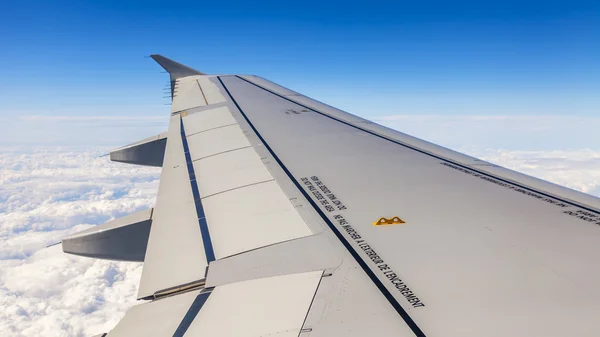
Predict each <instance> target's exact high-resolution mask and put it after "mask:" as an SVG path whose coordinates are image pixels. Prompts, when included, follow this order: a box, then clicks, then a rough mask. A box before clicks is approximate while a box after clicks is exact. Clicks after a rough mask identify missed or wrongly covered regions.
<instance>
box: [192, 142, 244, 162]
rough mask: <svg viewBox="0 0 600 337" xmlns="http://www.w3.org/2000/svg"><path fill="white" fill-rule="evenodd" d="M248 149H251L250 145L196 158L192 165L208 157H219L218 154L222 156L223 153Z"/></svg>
mask: <svg viewBox="0 0 600 337" xmlns="http://www.w3.org/2000/svg"><path fill="white" fill-rule="evenodd" d="M249 147H252V145H248V146H244V147H238V148H236V149H231V150H226V151H223V152H219V153H213V154H209V155H208V156H204V157H200V158H198V159H194V160H192V163H194V162H197V161H198V160H202V159H206V158H210V157H214V156H218V155H220V154H223V153H227V152H233V151H237V150H243V149H247V148H249Z"/></svg>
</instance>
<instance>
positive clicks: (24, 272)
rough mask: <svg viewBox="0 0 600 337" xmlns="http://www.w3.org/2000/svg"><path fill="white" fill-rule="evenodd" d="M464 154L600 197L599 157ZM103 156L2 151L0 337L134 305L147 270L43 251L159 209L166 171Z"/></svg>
mask: <svg viewBox="0 0 600 337" xmlns="http://www.w3.org/2000/svg"><path fill="white" fill-rule="evenodd" d="M462 150H463V152H466V153H468V154H470V155H474V156H477V157H479V158H482V159H484V160H488V161H491V162H494V163H497V164H500V165H503V166H506V167H508V168H511V169H515V170H518V171H521V172H524V173H527V174H530V175H534V176H537V177H540V178H542V179H547V180H550V181H553V182H556V183H559V184H562V185H566V186H568V187H571V188H575V189H578V190H582V191H584V192H587V193H591V194H595V195H597V196H600V151H594V150H560V151H559V150H552V151H523V150H518V151H517V150H489V149H482V148H476V147H464V148H463V149H462ZM106 151H107V149H105V148H86V147H62V148H59V147H52V148H51V147H37V148H34V149H32V148H15V147H12V148H6V147H5V148H0V153H1V154H0V308H2V310H0V336H8V337H10V336H61V337H62V336H65V337H66V336H93V335H95V334H98V333H101V332H107V331H109V330H110V329H112V328H113V327H114V326H115V324H116V323H117V322H118V321H119V320H120V319H121V317H122V316H123V315H124V314H125V312H126V311H127V309H128V308H129V307H130V306H131V305H133V304H135V297H136V292H137V286H138V283H139V279H140V276H141V267H142V266H141V264H140V263H124V262H111V261H102V260H94V259H88V258H81V257H76V256H70V255H66V254H63V253H62V251H61V249H60V246H53V247H50V248H45V246H46V245H48V244H52V243H55V242H58V241H60V239H61V238H62V237H64V236H66V235H68V234H70V233H73V232H77V231H80V230H83V229H85V228H88V227H90V226H92V225H95V224H100V223H103V222H105V221H108V220H111V219H113V218H117V217H121V216H124V215H126V214H129V213H132V212H136V211H139V210H142V209H146V208H149V207H152V206H153V205H154V201H155V196H156V190H157V188H158V179H159V174H160V169H156V168H143V167H137V166H130V165H125V164H118V163H111V162H109V161H108V158H106V157H99V155H101V154H103V153H105V152H106Z"/></svg>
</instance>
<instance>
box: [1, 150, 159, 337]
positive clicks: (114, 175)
mask: <svg viewBox="0 0 600 337" xmlns="http://www.w3.org/2000/svg"><path fill="white" fill-rule="evenodd" d="M107 150H108V149H94V150H90V149H86V148H77V147H69V148H49V147H41V148H36V149H35V150H30V149H25V148H2V149H1V151H0V152H1V153H2V154H1V155H0V307H1V308H2V310H1V311H0V336H93V335H95V334H97V333H100V332H106V331H109V330H110V329H111V328H112V327H114V325H115V324H116V323H117V322H118V321H119V319H120V318H121V317H122V316H123V315H124V313H125V311H126V310H127V309H128V308H129V307H130V306H131V305H133V304H134V303H135V298H136V293H137V285H138V283H139V279H140V276H141V268H142V265H141V263H128V262H113V261H102V260H94V259H88V258H82V257H77V256H71V255H67V254H64V253H63V252H62V250H61V248H60V245H59V246H53V247H50V248H45V246H46V245H48V244H51V243H54V242H58V241H60V239H61V238H62V237H64V236H66V235H68V234H70V233H73V232H77V231H80V230H83V229H85V228H88V227H90V226H91V225H95V224H99V223H103V222H105V221H108V220H110V219H112V218H116V217H121V216H123V215H126V214H129V213H132V212H135V211H138V210H142V209H146V208H149V207H152V206H153V205H154V200H155V196H156V190H157V187H158V178H159V174H160V169H157V168H144V167H136V166H131V165H125V164H117V163H110V162H109V161H108V159H107V158H106V157H98V156H99V155H100V154H102V153H104V152H105V151H107Z"/></svg>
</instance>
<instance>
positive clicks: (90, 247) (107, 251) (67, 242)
mask: <svg viewBox="0 0 600 337" xmlns="http://www.w3.org/2000/svg"><path fill="white" fill-rule="evenodd" d="M152 211H153V209H152V208H151V209H148V210H144V211H141V212H137V213H133V214H130V215H127V216H125V217H123V218H119V219H115V220H113V221H109V222H107V223H105V224H102V225H98V226H95V227H92V228H90V229H87V230H84V231H82V232H79V233H75V234H72V235H69V236H67V237H65V238H63V239H62V250H63V252H65V253H68V254H73V255H79V256H86V257H93V258H97V259H106V260H117V261H138V262H143V261H144V256H145V254H146V246H147V245H148V236H149V235H150V227H151V225H152Z"/></svg>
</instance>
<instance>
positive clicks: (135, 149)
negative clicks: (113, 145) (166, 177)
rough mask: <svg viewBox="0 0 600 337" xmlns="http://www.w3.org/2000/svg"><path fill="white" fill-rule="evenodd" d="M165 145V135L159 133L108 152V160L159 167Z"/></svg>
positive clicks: (161, 162)
mask: <svg viewBox="0 0 600 337" xmlns="http://www.w3.org/2000/svg"><path fill="white" fill-rule="evenodd" d="M166 145H167V134H166V133H161V134H159V135H156V136H152V137H149V138H146V139H144V140H141V141H139V142H135V143H133V144H130V145H127V146H124V147H122V148H119V149H116V150H113V151H110V160H111V161H115V162H120V163H127V164H134V165H145V166H156V167H161V166H162V164H163V159H164V156H165V147H166Z"/></svg>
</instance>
